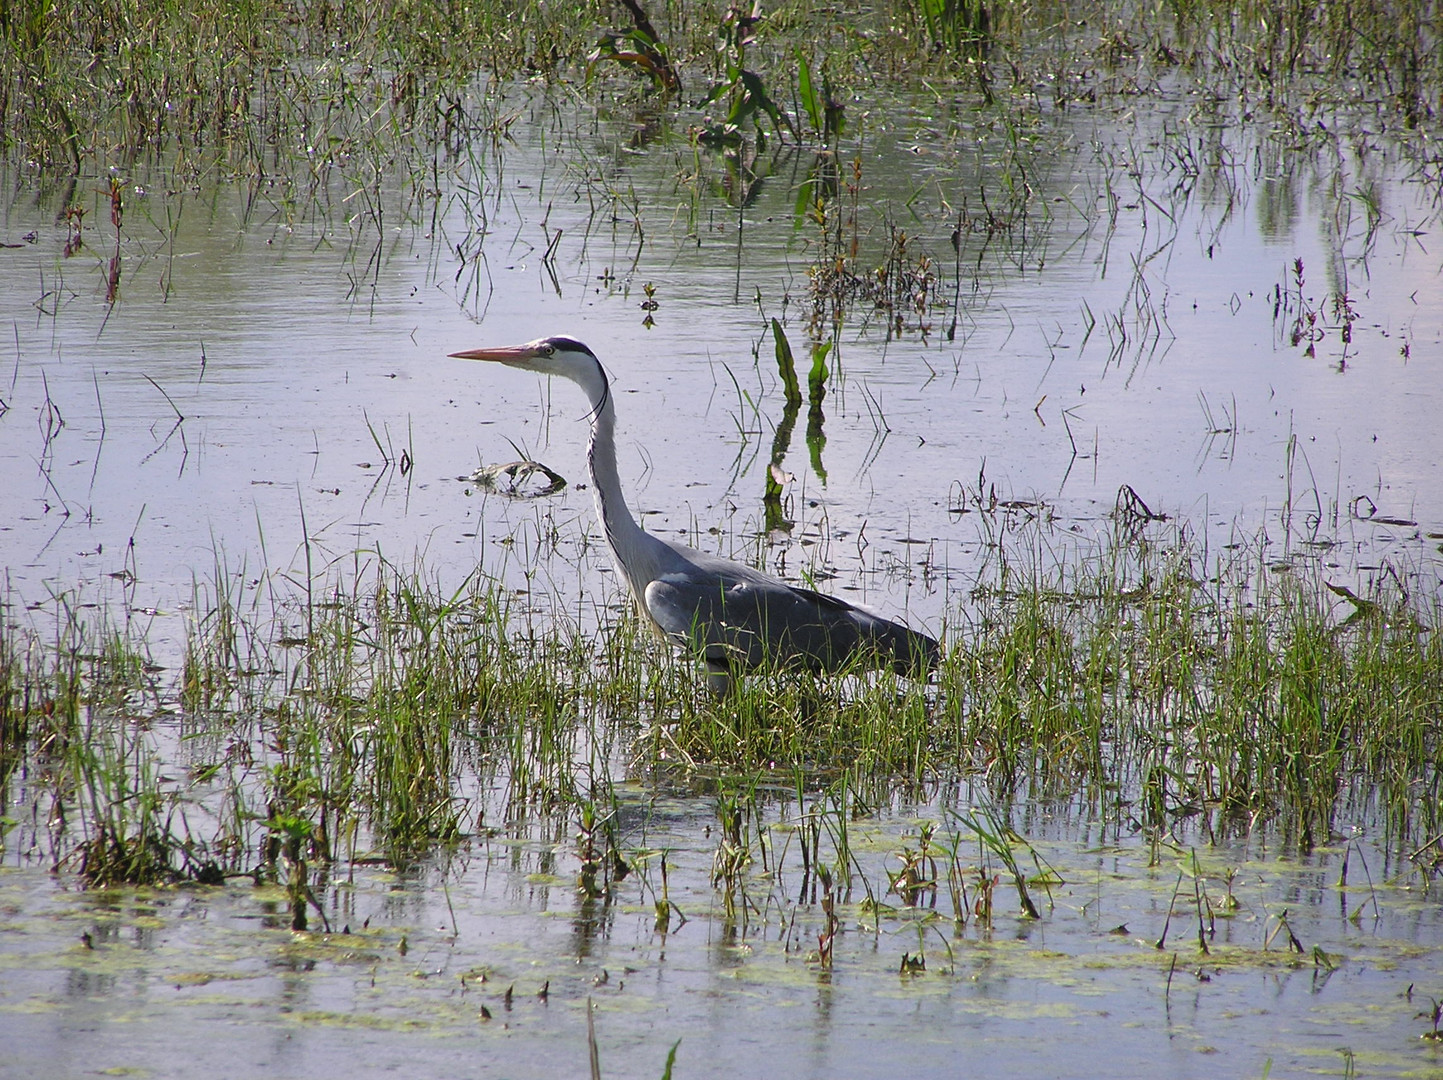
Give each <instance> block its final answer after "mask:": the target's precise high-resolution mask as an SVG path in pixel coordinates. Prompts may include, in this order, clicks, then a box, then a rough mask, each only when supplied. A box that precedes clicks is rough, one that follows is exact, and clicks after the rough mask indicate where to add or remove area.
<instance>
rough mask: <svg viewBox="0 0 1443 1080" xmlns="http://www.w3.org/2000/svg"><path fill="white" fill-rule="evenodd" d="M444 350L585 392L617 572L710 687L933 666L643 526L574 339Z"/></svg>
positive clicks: (595, 489) (877, 621)
mask: <svg viewBox="0 0 1443 1080" xmlns="http://www.w3.org/2000/svg"><path fill="white" fill-rule="evenodd" d="M451 355H452V356H455V357H459V358H460V359H464V360H492V361H497V362H500V363H503V364H507V365H508V366H510V367H515V368H521V369H523V370H528V371H535V372H538V373H541V374H546V375H560V376H563V377H565V378H568V379H571V380H572V381H573V382H575V383H577V384H578V385H579V386H580V387H581V389H582V390H583V391H584V392H585V394H586V396H587V398H588V399H589V400H590V402H591V410H592V411H591V442H590V444H589V446H588V448H587V468H588V471H589V472H590V474H591V492H592V497H593V499H594V500H595V503H596V516H597V517H598V518H599V519H600V521H601V526H602V531H603V532H604V533H605V535H606V544H607V547H608V548H609V549H610V550H611V555H612V559H613V561H614V562H615V563H616V568H617V571H618V572H619V573H620V574H621V575H622V577H623V578H624V579H625V580H626V584H627V587H628V589H629V590H630V592H631V595H632V597H633V598H634V599H635V601H636V605H637V608H638V609H639V610H640V612H641V615H642V618H644V619H645V620H647V621H648V622H649V623H650V624H651V625H652V626H653V627H654V628H655V629H657V630H658V631H659V632H660V633H661V634H663V635H664V636H665V637H666V638H668V639H669V640H670V641H672V642H674V643H676V644H678V645H681V646H683V647H686V648H689V649H691V650H693V651H695V652H698V653H700V655H701V656H702V658H703V660H704V661H705V663H706V666H707V672H708V683H709V684H710V685H711V686H712V688H713V689H718V690H722V689H725V688H726V687H727V686H728V685H729V684H730V679H731V676H732V674H733V673H734V672H737V671H749V670H752V669H755V668H758V667H762V666H766V665H774V666H778V667H787V666H799V667H804V668H809V669H812V670H816V671H835V670H837V669H839V668H843V667H846V666H849V665H852V664H864V663H865V664H875V663H878V662H880V663H882V664H884V665H886V666H889V667H892V668H894V669H895V670H897V671H898V672H901V673H903V674H922V673H925V672H926V671H927V670H929V669H930V668H932V667H935V666H936V664H937V661H938V659H939V656H940V649H939V647H938V645H937V642H936V641H934V640H933V639H932V638H930V637H928V636H927V635H926V634H922V633H918V632H917V631H915V630H912V629H911V628H909V627H907V626H904V625H902V624H901V623H898V622H893V621H892V620H890V619H886V618H884V617H882V616H880V615H876V614H873V613H872V612H869V611H866V610H865V609H863V608H860V607H858V606H856V605H855V604H850V603H848V602H847V601H845V600H839V599H837V598H836V597H832V596H827V595H825V594H823V593H818V592H813V591H812V590H811V589H802V588H798V587H796V586H794V585H788V584H787V583H786V582H784V581H782V580H780V579H779V578H775V577H772V576H771V575H770V574H766V573H763V572H762V571H760V570H755V569H753V568H752V567H749V566H744V565H742V564H741V563H737V562H733V561H731V560H730V559H724V558H721V557H720V556H717V555H708V554H707V553H706V552H703V551H697V550H695V549H693V548H689V547H687V546H685V545H683V544H675V543H672V542H671V541H669V540H663V539H661V538H660V537H657V536H653V535H651V534H650V533H648V532H646V531H645V530H644V529H642V527H641V526H640V525H638V524H637V523H636V519H635V518H633V517H632V516H631V511H630V510H628V509H627V506H626V500H625V499H624V498H623V496H622V494H621V482H620V478H619V476H618V474H617V468H616V441H615V428H616V410H615V408H614V406H613V404H612V395H611V388H610V386H609V384H608V383H607V379H606V373H605V372H604V371H603V370H602V367H601V363H600V362H599V361H598V360H597V359H596V356H595V354H593V353H592V351H591V350H590V349H588V348H587V347H586V346H585V345H583V344H581V343H580V342H579V341H575V340H573V339H571V338H566V337H551V338H543V339H541V340H539V341H533V342H531V343H529V344H527V345H520V346H515V347H510V348H500V349H472V350H470V351H467V352H459V353H452V354H451Z"/></svg>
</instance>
